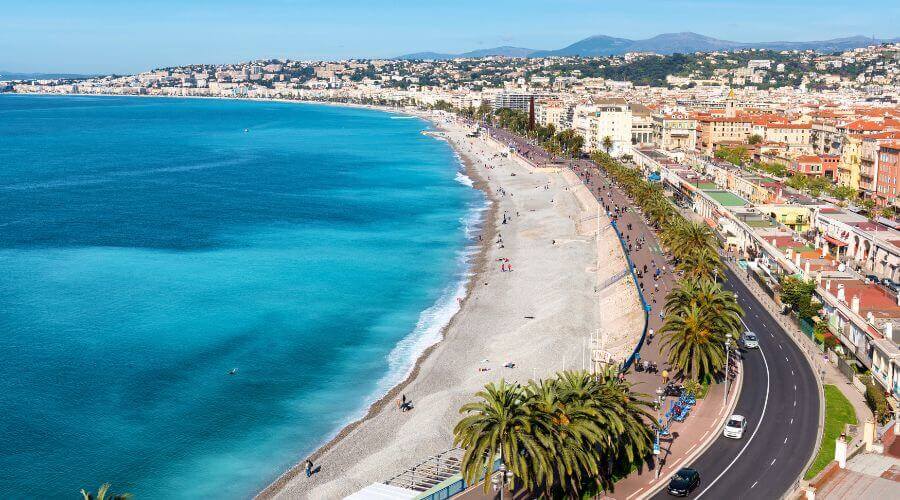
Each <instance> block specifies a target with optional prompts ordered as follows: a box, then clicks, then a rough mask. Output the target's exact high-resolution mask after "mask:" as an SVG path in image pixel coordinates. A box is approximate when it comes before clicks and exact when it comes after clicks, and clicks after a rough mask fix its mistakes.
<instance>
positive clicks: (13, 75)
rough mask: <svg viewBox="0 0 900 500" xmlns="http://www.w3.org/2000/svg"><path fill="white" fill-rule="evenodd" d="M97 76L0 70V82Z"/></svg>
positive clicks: (77, 78) (74, 78) (75, 78)
mask: <svg viewBox="0 0 900 500" xmlns="http://www.w3.org/2000/svg"><path fill="white" fill-rule="evenodd" d="M94 76H97V75H84V74H80V73H17V72H14V71H4V70H2V69H0V81H4V80H57V79H64V80H79V79H85V78H91V77H94Z"/></svg>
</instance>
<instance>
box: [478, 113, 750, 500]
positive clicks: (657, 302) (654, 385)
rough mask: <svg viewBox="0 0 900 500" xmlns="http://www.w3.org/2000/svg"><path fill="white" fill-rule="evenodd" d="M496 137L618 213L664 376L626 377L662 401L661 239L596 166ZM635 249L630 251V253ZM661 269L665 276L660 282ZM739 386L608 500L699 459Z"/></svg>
mask: <svg viewBox="0 0 900 500" xmlns="http://www.w3.org/2000/svg"><path fill="white" fill-rule="evenodd" d="M490 132H491V134H492V135H493V136H494V138H495V139H497V140H498V141H500V142H503V143H505V144H508V145H514V146H515V149H516V151H518V152H519V153H520V154H521V156H522V157H523V158H525V159H526V161H528V162H530V163H532V164H533V165H534V166H536V167H541V166H546V165H548V164H555V165H559V164H566V165H568V166H569V167H570V168H571V169H572V171H574V172H575V173H576V174H577V175H578V176H579V178H580V179H581V180H582V182H583V183H584V184H585V185H586V186H587V187H588V189H589V190H590V192H591V193H592V194H593V195H594V196H595V197H596V198H597V199H598V201H599V202H600V203H601V205H602V206H604V208H607V210H608V212H610V213H612V214H613V215H616V208H617V207H618V209H619V214H618V216H617V221H616V222H617V226H618V228H619V230H620V231H621V233H622V235H623V238H625V247H626V251H627V252H628V255H629V257H630V259H631V261H632V262H633V264H634V266H635V269H636V270H638V271H641V273H642V275H643V276H642V277H640V278H639V280H638V282H639V283H640V284H641V285H642V287H643V293H644V298H645V300H646V301H647V303H648V305H649V306H650V311H649V324H648V328H649V329H648V337H647V341H646V342H645V344H644V346H643V347H642V349H641V350H640V360H641V361H645V360H646V361H650V362H653V363H656V365H657V366H658V373H647V372H645V371H641V372H639V371H636V370H635V369H634V367H632V368H631V369H630V370H629V371H628V372H627V373H626V377H627V379H628V380H629V381H630V382H632V383H634V384H635V386H634V389H635V390H636V391H637V392H639V393H643V394H645V395H647V397H648V399H656V397H657V390H658V389H660V388H662V386H663V385H664V382H663V378H662V375H663V371H666V372H668V374H671V373H672V370H671V367H670V366H669V364H668V363H667V362H666V360H665V356H664V353H663V352H661V351H660V341H659V336H658V335H654V338H652V339H651V338H650V336H649V331H650V330H652V331H653V332H658V331H659V329H660V327H661V326H662V323H663V320H664V307H665V300H666V295H667V294H668V292H669V291H670V290H671V289H672V288H673V287H674V285H675V281H676V275H675V272H674V269H673V266H672V263H671V261H670V260H669V258H668V256H667V255H666V254H665V253H664V252H663V250H662V248H661V246H660V243H659V240H658V238H657V235H656V233H655V232H654V231H653V229H652V228H650V227H649V225H648V224H647V222H646V220H645V219H644V217H643V215H642V214H641V212H640V211H639V210H638V209H637V208H636V207H634V205H633V204H632V202H631V200H630V199H629V198H628V197H627V196H626V195H625V193H624V192H623V191H622V190H620V189H619V188H618V187H616V186H615V185H613V184H612V183H611V182H610V180H609V179H608V178H606V177H605V175H604V174H603V173H602V172H601V171H600V170H599V169H598V168H597V166H596V165H595V164H594V163H593V162H590V161H587V160H577V161H573V160H571V159H565V158H562V157H556V156H552V155H550V154H549V153H547V152H546V151H544V150H543V149H542V148H540V147H538V146H535V145H533V144H531V143H530V142H529V141H527V140H525V139H523V138H521V137H518V136H516V135H513V134H510V133H508V132H506V131H504V130H498V129H490ZM638 242H642V243H641V244H639V243H638ZM629 244H630V246H631V248H630V251H629V250H628V249H627V248H628V245H629ZM645 266H646V272H645V271H644V268H645ZM657 269H659V275H658V277H657V278H654V274H655V271H656V270H657ZM739 383H740V382H739V381H738V387H736V388H734V389H732V388H731V387H729V389H730V390H729V393H730V394H729V399H728V403H729V404H728V405H723V397H724V394H723V393H724V390H725V388H724V386H723V385H722V384H717V385H714V386H712V387H711V388H710V391H709V393H708V394H707V396H706V398H705V399H703V400H700V401H698V403H697V405H696V406H695V407H694V408H693V409H692V411H691V414H690V416H689V417H688V418H687V419H686V420H685V421H684V422H680V423H679V422H673V423H672V425H671V428H670V435H669V436H668V437H666V438H663V439H661V440H660V451H661V453H660V459H661V462H662V468H661V469H660V470H659V471H657V470H656V469H657V467H658V466H657V464H648V465H646V466H645V467H642V468H641V469H640V470H637V471H635V472H634V473H632V474H631V475H629V476H628V477H626V478H625V479H623V480H621V481H619V482H618V483H616V487H615V491H614V492H613V494H612V495H611V496H608V497H607V498H617V499H625V500H631V499H634V498H641V497H643V496H644V495H647V494H649V493H651V492H653V491H657V490H658V489H659V487H660V486H662V485H663V484H664V483H667V482H668V477H669V476H670V475H671V474H672V473H674V472H675V471H677V470H678V468H679V467H682V466H684V464H685V463H687V462H690V461H691V460H692V459H693V458H694V457H695V456H697V455H699V454H700V453H701V452H702V451H703V450H704V449H705V448H706V445H708V444H709V443H711V442H712V440H713V439H714V438H715V437H717V436H718V429H719V426H720V425H721V422H722V421H723V419H724V418H725V417H727V413H728V408H732V407H733V405H734V403H735V402H736V400H737V395H738V394H739V392H740V387H739ZM668 404H669V403H668V401H664V402H663V405H664V407H668ZM479 491H480V490H479ZM470 494H471V495H474V496H466V497H465V498H467V499H468V498H491V495H485V494H484V493H475V492H474V491H470Z"/></svg>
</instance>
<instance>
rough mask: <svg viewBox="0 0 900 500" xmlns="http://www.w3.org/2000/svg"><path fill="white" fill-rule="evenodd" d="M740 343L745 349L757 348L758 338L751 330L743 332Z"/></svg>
mask: <svg viewBox="0 0 900 500" xmlns="http://www.w3.org/2000/svg"><path fill="white" fill-rule="evenodd" d="M741 343H742V344H744V348H745V349H759V338H758V337H757V336H756V334H755V333H753V332H744V335H743V336H742V337H741Z"/></svg>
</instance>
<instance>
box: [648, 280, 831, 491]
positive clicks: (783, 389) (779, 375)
mask: <svg viewBox="0 0 900 500" xmlns="http://www.w3.org/2000/svg"><path fill="white" fill-rule="evenodd" d="M726 275H727V277H728V282H727V284H726V285H725V288H727V289H730V290H732V291H734V292H735V293H736V294H737V296H738V302H739V303H740V305H741V307H743V308H744V311H745V312H746V316H745V318H744V321H745V323H746V327H747V328H748V329H749V330H751V331H753V332H756V333H757V335H758V337H759V349H758V350H757V349H750V350H746V351H742V353H741V354H742V357H743V359H744V361H743V370H744V385H743V388H742V389H741V395H740V397H739V398H738V403H737V407H736V408H735V413H738V414H740V415H744V416H745V417H747V418H748V419H749V425H748V427H747V431H746V433H745V434H744V438H743V439H740V440H735V439H728V438H725V437H722V436H720V437H719V438H718V439H716V441H715V442H714V443H713V444H712V446H711V447H710V448H709V449H708V450H707V451H706V453H704V454H702V455H701V456H700V457H699V458H697V459H696V460H695V461H694V462H693V463H692V464H690V465H689V467H692V468H694V469H697V471H699V472H700V478H701V484H700V487H698V488H697V489H696V490H695V491H694V493H693V494H692V495H690V497H691V498H701V497H702V498H709V499H717V498H754V499H756V498H761V499H770V498H772V499H775V498H781V496H782V495H784V494H785V493H787V492H788V490H790V489H791V486H792V485H793V483H794V481H795V480H796V479H797V476H799V475H800V473H801V472H802V471H803V468H804V467H805V466H806V463H807V461H808V460H809V458H810V457H811V456H812V454H813V453H814V451H815V450H814V447H815V444H816V436H817V433H818V427H819V395H818V387H817V385H816V380H815V374H814V372H813V370H812V369H811V368H810V366H809V364H808V363H807V362H806V359H805V358H804V355H803V353H802V352H801V351H800V349H799V348H798V347H797V346H796V345H795V344H794V342H793V340H791V338H790V337H789V335H788V334H787V333H786V332H785V331H784V330H783V329H782V328H781V327H780V326H779V325H778V324H777V323H776V322H775V320H774V319H773V318H772V317H771V315H770V314H769V312H768V311H767V310H766V309H765V308H764V307H763V306H762V305H761V304H760V303H759V302H758V301H757V299H756V297H755V296H754V295H753V294H752V293H750V291H749V290H747V288H746V287H745V286H744V284H743V283H742V282H741V281H740V280H738V278H737V277H736V276H734V274H733V273H732V272H731V271H730V270H729V271H727V273H726ZM668 497H669V495H668V493H666V492H665V491H663V492H661V493H659V494H657V495H656V497H654V498H668Z"/></svg>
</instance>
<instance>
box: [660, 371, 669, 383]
mask: <svg viewBox="0 0 900 500" xmlns="http://www.w3.org/2000/svg"><path fill="white" fill-rule="evenodd" d="M662 379H663V385H666V384H668V383H669V372H667V371H666V370H663V372H662Z"/></svg>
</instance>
